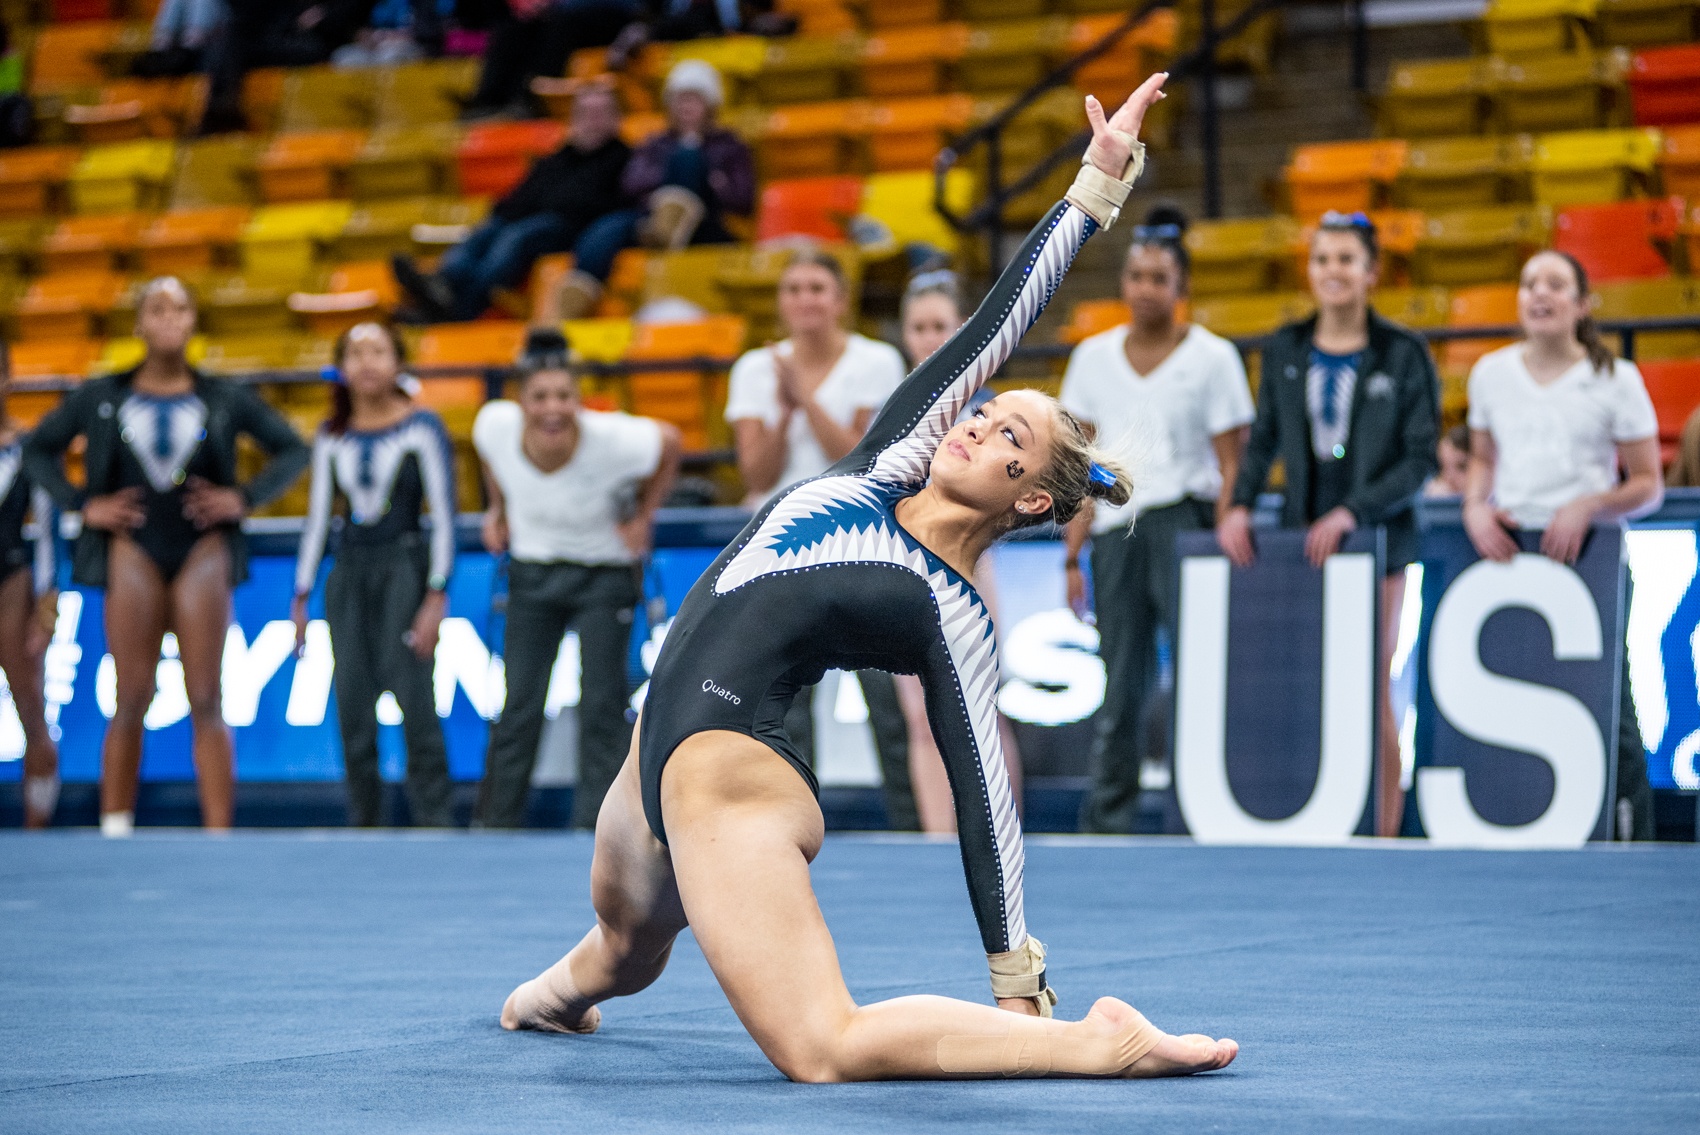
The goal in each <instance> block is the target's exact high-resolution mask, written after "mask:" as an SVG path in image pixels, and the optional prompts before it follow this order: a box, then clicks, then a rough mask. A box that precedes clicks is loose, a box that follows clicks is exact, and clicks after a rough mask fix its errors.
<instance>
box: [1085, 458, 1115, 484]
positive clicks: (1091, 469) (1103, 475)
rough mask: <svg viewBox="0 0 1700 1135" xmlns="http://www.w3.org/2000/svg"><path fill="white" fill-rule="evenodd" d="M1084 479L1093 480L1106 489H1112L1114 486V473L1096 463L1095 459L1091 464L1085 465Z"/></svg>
mask: <svg viewBox="0 0 1700 1135" xmlns="http://www.w3.org/2000/svg"><path fill="white" fill-rule="evenodd" d="M1086 479H1087V480H1089V481H1095V482H1097V483H1098V484H1100V485H1103V486H1104V487H1105V488H1106V489H1113V488H1115V487H1116V475H1115V474H1114V473H1112V472H1110V471H1109V470H1108V469H1106V468H1104V467H1103V466H1102V465H1100V464H1098V463H1097V462H1096V461H1094V462H1092V464H1091V465H1089V466H1088V467H1087V469H1086Z"/></svg>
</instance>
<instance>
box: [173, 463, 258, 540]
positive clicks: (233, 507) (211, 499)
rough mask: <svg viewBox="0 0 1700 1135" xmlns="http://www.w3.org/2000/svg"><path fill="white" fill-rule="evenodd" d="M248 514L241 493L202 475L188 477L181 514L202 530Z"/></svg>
mask: <svg viewBox="0 0 1700 1135" xmlns="http://www.w3.org/2000/svg"><path fill="white" fill-rule="evenodd" d="M247 514H248V502H247V501H245V500H243V499H242V494H241V493H240V492H238V491H237V490H235V489H232V488H229V487H227V486H224V485H215V484H213V483H212V482H211V481H208V480H206V479H205V478H203V477H190V478H189V488H188V491H187V492H185V493H184V494H183V515H184V516H186V517H188V518H189V521H190V523H192V524H193V525H194V526H195V527H196V528H199V529H201V530H202V531H203V532H204V531H206V530H207V529H208V528H213V527H216V526H217V525H220V524H235V523H237V522H238V521H240V520H241V519H242V518H243V517H244V516H246V515H247Z"/></svg>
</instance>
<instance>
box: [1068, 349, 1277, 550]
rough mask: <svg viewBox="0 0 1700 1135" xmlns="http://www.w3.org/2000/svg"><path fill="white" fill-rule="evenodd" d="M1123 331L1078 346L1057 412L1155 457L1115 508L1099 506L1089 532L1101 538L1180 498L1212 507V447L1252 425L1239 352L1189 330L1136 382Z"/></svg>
mask: <svg viewBox="0 0 1700 1135" xmlns="http://www.w3.org/2000/svg"><path fill="white" fill-rule="evenodd" d="M1127 333H1128V327H1127V325H1126V324H1123V325H1122V326H1120V327H1112V328H1110V330H1108V331H1104V332H1102V333H1100V334H1097V335H1094V336H1092V337H1091V338H1090V339H1086V340H1083V341H1082V342H1081V344H1080V345H1079V346H1078V347H1076V348H1075V349H1074V353H1073V354H1071V355H1070V356H1069V359H1068V370H1067V371H1066V372H1065V373H1064V374H1063V384H1062V396H1061V401H1062V404H1063V405H1064V406H1065V407H1066V408H1067V409H1068V410H1069V411H1070V412H1072V413H1073V414H1074V415H1075V416H1076V417H1079V418H1082V419H1084V420H1086V421H1088V422H1091V423H1092V424H1093V425H1094V426H1096V427H1097V430H1098V440H1099V441H1100V442H1101V443H1103V444H1106V445H1108V446H1110V447H1112V448H1113V447H1114V446H1115V445H1116V444H1117V443H1118V442H1120V441H1122V440H1123V439H1128V440H1130V441H1131V442H1133V443H1135V444H1138V445H1140V446H1142V447H1143V446H1146V445H1147V444H1149V445H1150V446H1151V448H1152V449H1154V450H1156V452H1153V453H1152V454H1151V455H1150V457H1151V460H1149V461H1148V462H1146V463H1145V464H1146V465H1147V466H1148V467H1147V468H1141V469H1137V470H1135V475H1134V479H1133V497H1132V499H1131V500H1129V501H1128V503H1127V504H1125V505H1122V506H1121V507H1120V508H1112V507H1110V506H1109V505H1107V504H1105V503H1104V502H1103V501H1098V502H1097V504H1096V507H1095V509H1094V511H1093V514H1092V531H1093V532H1108V531H1110V530H1111V529H1113V528H1119V527H1121V526H1123V525H1125V524H1128V523H1130V522H1131V521H1132V520H1133V519H1134V517H1135V516H1136V515H1137V514H1138V513H1140V512H1142V511H1144V510H1145V509H1149V508H1160V507H1162V506H1164V505H1170V504H1175V503H1176V502H1178V501H1180V500H1181V499H1182V498H1184V497H1189V496H1191V497H1198V498H1200V499H1203V500H1214V499H1215V498H1216V496H1217V494H1218V493H1220V492H1221V489H1222V471H1221V469H1220V468H1218V467H1217V464H1216V450H1215V449H1214V448H1213V447H1212V445H1211V443H1210V442H1211V439H1212V438H1214V437H1216V436H1217V435H1218V434H1223V433H1226V432H1228V431H1229V430H1234V429H1239V428H1240V427H1241V426H1246V425H1250V424H1251V420H1252V418H1253V417H1254V416H1255V415H1256V412H1255V410H1254V409H1253V407H1252V404H1251V388H1250V387H1249V386H1248V385H1247V383H1246V377H1245V364H1244V363H1243V362H1241V361H1240V353H1239V351H1237V350H1235V349H1234V345H1233V344H1232V343H1230V342H1228V341H1227V340H1226V339H1224V338H1222V337H1221V336H1219V335H1213V334H1211V333H1210V332H1209V331H1206V330H1205V329H1204V328H1202V327H1200V326H1199V325H1198V324H1196V323H1195V324H1193V325H1192V327H1191V328H1190V329H1189V330H1188V331H1187V333H1186V338H1184V339H1182V340H1181V343H1180V346H1178V347H1176V348H1175V349H1174V350H1173V351H1171V352H1169V357H1168V358H1166V359H1164V360H1163V361H1162V362H1161V363H1159V364H1157V367H1156V369H1155V370H1153V371H1152V372H1151V373H1150V374H1146V375H1141V374H1140V373H1138V372H1137V371H1135V370H1134V369H1133V367H1132V365H1131V364H1129V363H1128V361H1127V351H1126V349H1125V348H1126V345H1127Z"/></svg>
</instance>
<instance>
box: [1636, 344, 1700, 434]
mask: <svg viewBox="0 0 1700 1135" xmlns="http://www.w3.org/2000/svg"><path fill="white" fill-rule="evenodd" d="M1641 377H1642V378H1644V379H1646V381H1647V393H1648V395H1649V396H1651V397H1652V399H1653V410H1654V412H1655V413H1657V414H1658V416H1659V440H1660V441H1666V442H1674V441H1675V440H1676V439H1677V438H1678V437H1679V436H1680V435H1681V434H1682V427H1683V426H1684V425H1685V424H1686V423H1687V421H1688V418H1689V416H1690V415H1691V414H1693V413H1694V411H1695V409H1696V408H1700V359H1682V360H1675V361H1671V362H1658V363H1653V362H1649V363H1642V364H1641Z"/></svg>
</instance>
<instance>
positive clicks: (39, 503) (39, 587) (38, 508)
mask: <svg viewBox="0 0 1700 1135" xmlns="http://www.w3.org/2000/svg"><path fill="white" fill-rule="evenodd" d="M30 512H31V513H32V514H33V515H34V517H35V557H34V560H35V593H36V594H37V595H46V594H47V593H48V592H49V591H52V590H54V589H55V588H56V587H57V586H58V579H57V578H56V577H57V575H58V556H57V552H58V538H59V510H58V509H56V508H54V507H53V498H52V497H51V496H49V495H48V492H47V490H46V489H44V488H42V487H41V486H40V485H32V486H31V487H30Z"/></svg>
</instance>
